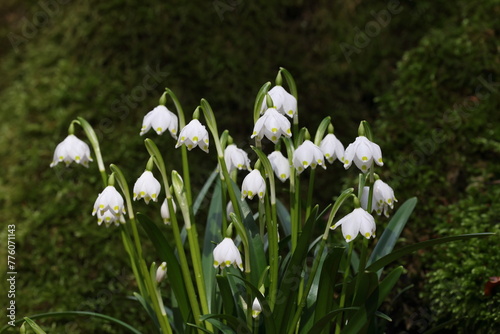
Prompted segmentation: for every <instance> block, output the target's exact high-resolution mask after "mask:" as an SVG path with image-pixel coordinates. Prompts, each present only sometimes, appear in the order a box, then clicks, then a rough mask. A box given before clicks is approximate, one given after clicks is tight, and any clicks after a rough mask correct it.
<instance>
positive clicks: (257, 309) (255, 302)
mask: <svg viewBox="0 0 500 334" xmlns="http://www.w3.org/2000/svg"><path fill="white" fill-rule="evenodd" d="M260 312H262V306H261V305H260V302H259V300H258V299H257V298H255V299H254V300H253V304H252V317H253V318H257V317H258V316H259V314H260Z"/></svg>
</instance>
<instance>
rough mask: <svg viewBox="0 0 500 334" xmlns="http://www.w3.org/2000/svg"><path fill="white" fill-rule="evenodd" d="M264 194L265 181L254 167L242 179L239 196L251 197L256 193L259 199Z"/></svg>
mask: <svg viewBox="0 0 500 334" xmlns="http://www.w3.org/2000/svg"><path fill="white" fill-rule="evenodd" d="M265 194H266V181H265V180H264V178H263V177H262V175H261V174H260V172H259V170H258V169H254V170H253V171H251V172H250V173H248V175H247V176H245V178H244V179H243V184H242V185H241V198H242V199H243V198H245V197H248V198H249V199H253V197H254V196H255V195H258V196H259V198H260V199H261V200H263V198H264V195H265Z"/></svg>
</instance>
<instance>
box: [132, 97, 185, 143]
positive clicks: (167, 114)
mask: <svg viewBox="0 0 500 334" xmlns="http://www.w3.org/2000/svg"><path fill="white" fill-rule="evenodd" d="M178 124H179V121H178V118H177V115H176V114H174V113H173V112H171V111H170V110H168V109H167V107H165V106H163V105H159V106H157V107H156V108H154V109H153V110H151V111H150V112H148V113H147V114H146V116H144V120H143V121H142V127H141V133H140V135H141V136H142V135H144V134H145V133H146V132H148V131H149V129H151V128H153V130H154V131H156V133H157V134H159V135H161V134H162V133H163V132H165V131H166V130H168V131H170V135H171V136H172V137H173V138H174V139H177V128H178V126H179V125H178Z"/></svg>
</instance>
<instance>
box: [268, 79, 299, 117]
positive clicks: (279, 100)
mask: <svg viewBox="0 0 500 334" xmlns="http://www.w3.org/2000/svg"><path fill="white" fill-rule="evenodd" d="M267 94H269V96H270V97H271V99H272V100H273V107H274V108H276V110H278V111H279V112H280V114H283V115H287V116H288V117H293V115H295V114H296V113H297V99H296V98H295V96H293V95H292V94H290V93H288V92H287V91H286V90H285V89H284V88H283V86H274V87H273V88H272V89H271V90H270V91H269V92H267ZM266 109H267V100H266V99H264V101H263V102H262V112H264V111H265V110H266ZM262 112H261V113H262Z"/></svg>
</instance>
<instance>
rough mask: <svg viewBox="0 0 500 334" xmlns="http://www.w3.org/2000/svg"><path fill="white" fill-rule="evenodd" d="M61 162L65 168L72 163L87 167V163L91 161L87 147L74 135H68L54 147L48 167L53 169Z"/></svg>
mask: <svg viewBox="0 0 500 334" xmlns="http://www.w3.org/2000/svg"><path fill="white" fill-rule="evenodd" d="M62 161H64V162H65V163H66V167H67V166H69V164H71V163H72V162H76V163H77V164H81V165H83V166H85V167H88V166H89V161H92V158H91V157H90V148H89V145H87V143H86V142H84V141H83V140H80V139H78V138H77V137H76V136H75V135H68V136H67V137H66V138H65V139H64V140H63V141H62V142H60V143H59V144H58V145H57V146H56V150H55V151H54V158H53V159H52V163H51V164H50V167H54V166H55V165H57V164H58V163H59V162H62Z"/></svg>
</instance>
